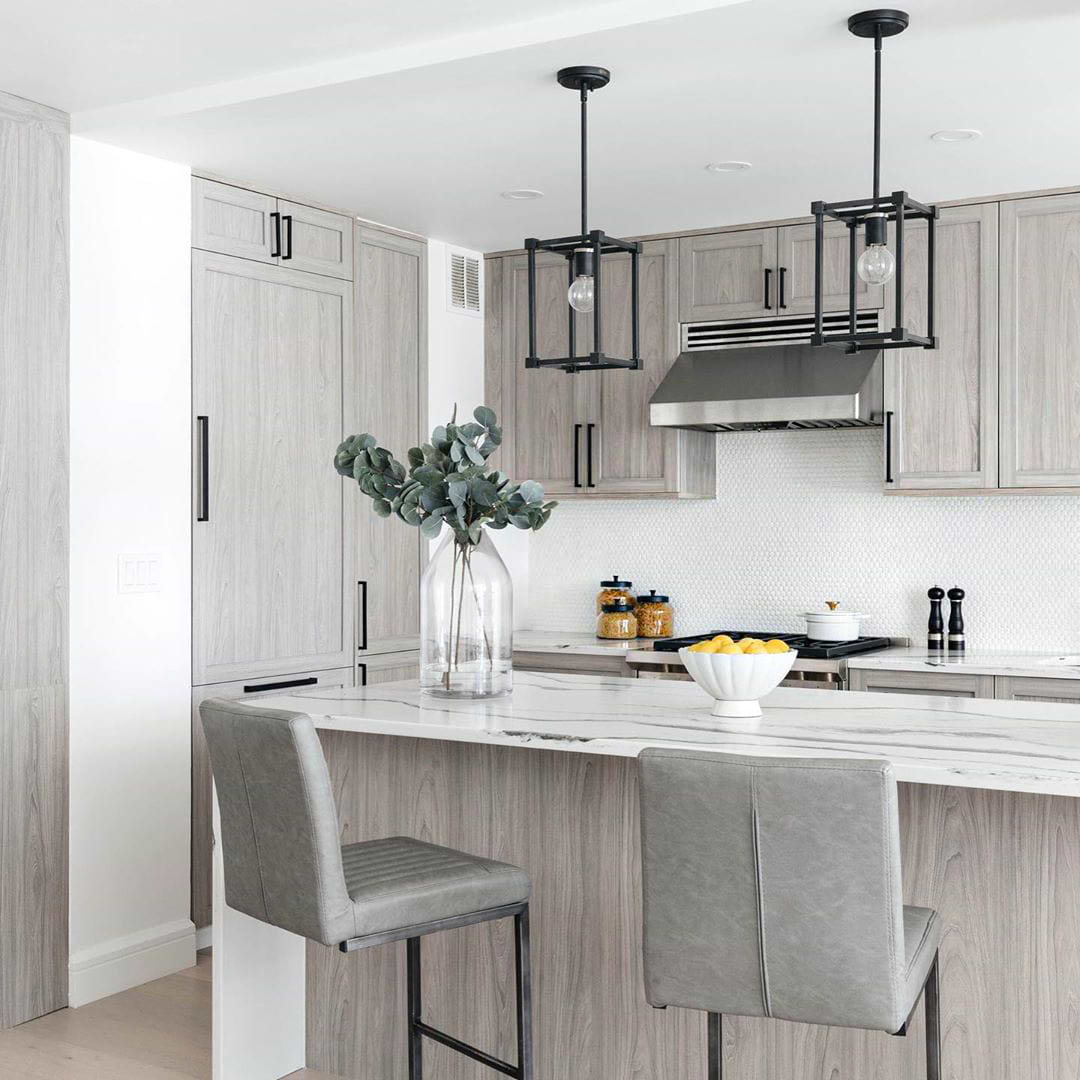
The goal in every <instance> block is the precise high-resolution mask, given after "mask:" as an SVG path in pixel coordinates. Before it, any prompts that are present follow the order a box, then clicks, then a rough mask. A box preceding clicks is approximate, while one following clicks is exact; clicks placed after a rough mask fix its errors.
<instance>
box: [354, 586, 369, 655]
mask: <svg viewBox="0 0 1080 1080" xmlns="http://www.w3.org/2000/svg"><path fill="white" fill-rule="evenodd" d="M356 584H357V585H359V586H360V645H359V646H358V648H360V649H366V648H367V582H366V581H358V582H357V583H356Z"/></svg>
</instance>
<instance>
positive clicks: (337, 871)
mask: <svg viewBox="0 0 1080 1080" xmlns="http://www.w3.org/2000/svg"><path fill="white" fill-rule="evenodd" d="M199 712H200V714H201V716H202V724H203V730H204V731H205V732H206V741H207V744H208V745H209V747H210V762H211V766H212V768H213V773H214V784H215V786H216V788H217V797H218V805H219V807H220V809H221V836H220V837H219V842H220V843H221V845H222V857H223V860H224V864H225V902H226V903H227V904H228V905H229V907H232V908H236V909H237V910H238V911H242V912H244V913H245V914H247V915H251V916H253V917H254V918H256V919H261V920H262V921H263V922H267V923H272V924H273V925H274V926H280V927H282V928H283V929H285V930H291V931H292V932H293V933H296V934H302V935H303V936H304V937H307V938H312V939H314V940H315V941H321V942H322V943H323V944H324V945H334V944H337V943H338V940H340V939H339V938H338V937H336V936H335V933H334V931H333V930H331V929H330V928H331V927H333V926H334V925H335V924H336V925H337V926H339V927H340V925H341V920H342V919H343V918H347V919H348V920H349V921H350V922H351V919H352V909H353V904H352V901H351V900H350V899H349V895H348V893H347V891H346V887H345V874H344V871H343V869H342V862H341V846H340V845H341V839H340V836H339V831H338V819H337V810H336V808H335V806H334V795H333V791H332V790H331V787H330V774H329V772H328V770H327V768H326V759H325V757H324V756H323V752H322V746H321V745H320V743H319V737H318V735H317V734H316V732H315V726H314V724H312V722H311V718H310V717H309V716H306V715H305V714H303V713H294V712H287V711H284V710H279V709H260V708H255V707H253V706H250V705H241V704H239V703H238V702H235V701H225V700H223V699H221V698H212V699H210V700H208V701H204V702H203V703H202V705H201V706H200V708H199Z"/></svg>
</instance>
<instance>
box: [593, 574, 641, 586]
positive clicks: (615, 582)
mask: <svg viewBox="0 0 1080 1080" xmlns="http://www.w3.org/2000/svg"><path fill="white" fill-rule="evenodd" d="M633 584H634V583H633V582H632V581H621V580H620V579H619V575H618V574H615V575H613V576H612V578H611V580H610V581H601V582H600V587H601V588H602V589H629V588H631V587H632V586H633Z"/></svg>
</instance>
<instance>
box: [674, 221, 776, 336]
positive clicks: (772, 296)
mask: <svg viewBox="0 0 1080 1080" xmlns="http://www.w3.org/2000/svg"><path fill="white" fill-rule="evenodd" d="M776 241H777V235H776V229H740V230H737V231H733V232H722V233H712V234H705V235H701V236H684V237H683V238H682V239H681V240H680V241H679V294H680V302H679V318H680V319H681V321H682V322H704V321H708V320H714V319H734V318H742V317H744V316H752V315H765V314H767V313H769V312H775V311H776V305H777V297H778V294H777V285H778V282H777V277H778V275H777V272H776V271H777V261H776Z"/></svg>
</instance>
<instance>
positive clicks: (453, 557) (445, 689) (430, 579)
mask: <svg viewBox="0 0 1080 1080" xmlns="http://www.w3.org/2000/svg"><path fill="white" fill-rule="evenodd" d="M420 685H421V686H422V687H423V689H424V690H425V691H426V692H427V693H429V694H433V695H435V696H438V697H468V698H482V697H497V696H499V695H501V694H507V693H509V692H510V690H511V689H512V685H513V584H512V582H511V580H510V575H509V573H508V572H507V569H506V565H505V564H504V563H503V561H502V559H501V558H500V556H499V553H498V551H497V550H496V548H495V545H494V543H492V540H491V537H490V536H489V535H488V533H487V530H484V531H483V532H482V533H481V535H480V539H479V541H478V542H477V543H472V542H471V541H469V540H464V541H463V540H462V539H460V538H459V537H458V535H457V534H455V533H454V532H453V531H452V530H450V529H449V528H447V529H444V530H443V536H442V541H441V543H440V544H439V546H438V547H437V548H436V550H435V552H434V554H433V555H432V556H431V559H430V561H429V562H428V565H427V567H426V569H425V570H424V575H423V578H422V579H421V583H420Z"/></svg>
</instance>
